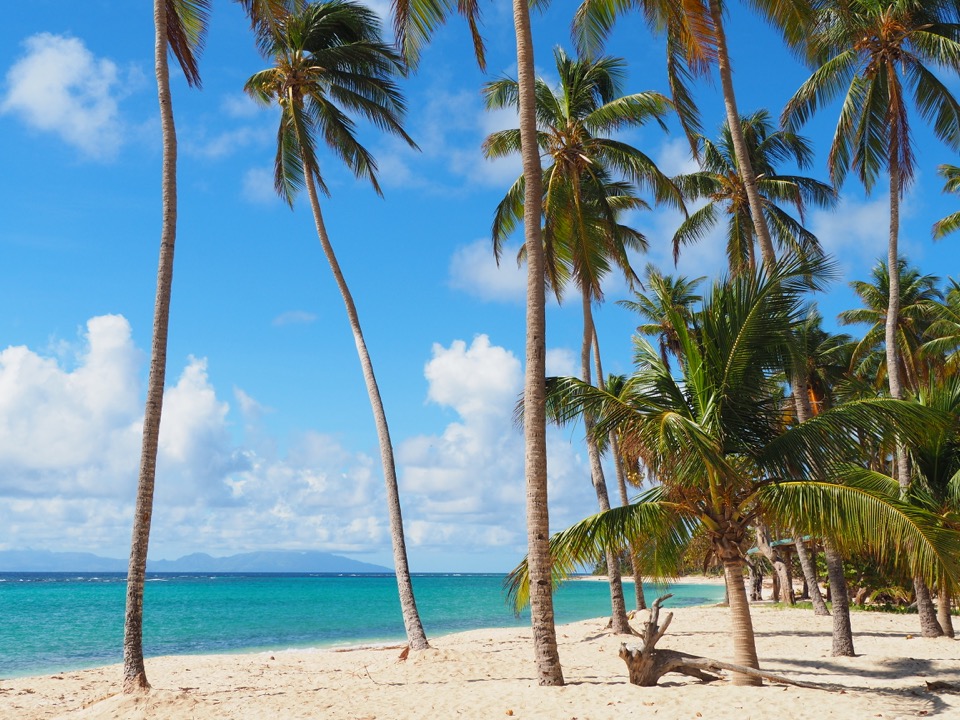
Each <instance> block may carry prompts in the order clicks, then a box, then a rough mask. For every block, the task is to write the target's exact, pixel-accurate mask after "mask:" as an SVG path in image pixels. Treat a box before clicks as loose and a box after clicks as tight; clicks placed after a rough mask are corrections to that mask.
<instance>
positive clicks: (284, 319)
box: [273, 310, 317, 327]
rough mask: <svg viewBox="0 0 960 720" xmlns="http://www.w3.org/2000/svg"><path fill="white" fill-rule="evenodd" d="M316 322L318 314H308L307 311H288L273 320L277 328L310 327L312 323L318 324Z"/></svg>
mask: <svg viewBox="0 0 960 720" xmlns="http://www.w3.org/2000/svg"><path fill="white" fill-rule="evenodd" d="M316 320H317V315H316V313H312V312H307V311H306V310H288V311H287V312H283V313H280V314H279V315H277V316H276V317H275V318H274V319H273V324H274V325H276V326H277V327H282V326H283V325H309V324H310V323H313V322H316Z"/></svg>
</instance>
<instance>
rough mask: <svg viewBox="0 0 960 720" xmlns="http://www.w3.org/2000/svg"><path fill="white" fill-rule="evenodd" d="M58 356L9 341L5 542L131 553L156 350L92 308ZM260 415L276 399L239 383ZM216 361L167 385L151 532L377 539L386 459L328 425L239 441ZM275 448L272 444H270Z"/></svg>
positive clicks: (2, 510)
mask: <svg viewBox="0 0 960 720" xmlns="http://www.w3.org/2000/svg"><path fill="white" fill-rule="evenodd" d="M54 345H55V348H56V350H57V356H56V357H47V356H44V355H41V354H40V353H38V352H36V351H34V350H31V349H29V348H26V347H8V348H6V349H4V350H2V351H0V546H5V547H14V546H34V547H48V548H50V549H54V550H64V549H83V550H91V551H97V552H103V553H106V554H113V555H117V554H118V553H120V554H122V553H123V552H124V549H125V547H126V543H127V541H128V540H129V535H130V522H131V518H132V516H133V515H132V512H133V509H132V501H133V497H134V493H135V489H136V482H137V475H138V465H139V456H140V436H141V430H142V425H143V420H142V417H143V416H142V413H143V400H142V392H143V385H142V373H143V370H144V364H145V356H144V353H143V352H142V351H140V350H139V349H138V348H137V347H136V346H135V345H134V344H133V341H132V339H131V329H130V325H129V323H128V322H127V321H126V319H124V318H123V317H120V316H116V315H108V316H102V317H95V318H92V319H91V320H90V321H89V322H88V323H87V325H86V328H85V329H84V331H83V332H82V333H81V337H80V340H79V342H77V343H72V344H67V345H66V346H65V345H64V343H62V342H58V343H54ZM234 394H235V397H237V404H238V405H239V406H240V410H241V413H242V416H243V419H244V420H245V421H246V422H247V423H248V424H249V425H250V427H255V426H256V424H257V421H258V418H259V417H260V415H261V414H262V413H263V411H264V408H263V407H262V406H261V405H260V403H258V402H257V401H256V400H255V399H254V398H252V397H250V396H249V395H248V394H247V393H245V392H243V391H242V390H239V389H237V390H235V393H234ZM230 412H231V410H230V405H229V404H228V403H227V402H225V401H224V400H223V399H221V398H219V397H218V396H217V393H216V390H215V388H214V387H213V384H212V383H211V381H210V377H209V373H208V366H207V361H206V360H205V359H202V358H192V357H191V358H188V360H187V363H186V365H185V367H184V368H183V370H182V372H181V373H180V374H179V376H178V377H175V379H174V381H173V383H172V384H170V385H168V388H167V391H166V393H165V397H164V407H163V420H162V422H161V428H160V444H159V453H158V458H157V476H156V493H155V511H154V521H153V523H154V530H153V540H152V544H153V546H154V548H155V550H156V553H159V554H160V555H159V556H163V554H164V553H166V554H167V555H177V554H182V553H185V552H192V551H196V550H198V549H205V550H208V551H213V552H216V551H217V550H221V551H222V552H224V553H227V552H235V551H238V550H244V549H253V548H275V547H301V548H320V549H326V550H347V549H352V550H370V549H371V547H376V546H377V545H378V544H380V543H382V542H383V538H384V532H385V531H384V528H385V527H386V526H385V523H384V521H383V519H382V517H381V516H382V514H383V510H382V508H383V502H382V499H381V498H380V495H379V493H380V489H379V488H380V483H379V481H378V477H379V473H378V468H377V467H376V465H375V463H374V461H373V460H372V459H371V458H370V457H368V456H366V455H364V454H358V453H354V452H351V451H349V450H347V449H346V448H344V447H343V446H342V445H341V444H340V443H339V442H338V441H337V440H336V439H334V438H332V437H330V436H328V435H323V434H321V433H317V432H304V433H302V434H301V435H300V437H298V438H295V439H294V441H293V442H292V443H290V447H289V449H288V450H287V452H286V454H285V455H284V456H278V455H277V454H276V452H275V451H274V449H273V447H274V445H271V444H269V443H265V444H262V445H261V446H258V447H257V449H256V450H254V449H251V448H250V447H248V446H245V445H244V444H242V443H241V444H237V442H236V441H235V440H234V438H233V431H234V428H233V427H232V424H231V420H230ZM264 448H266V449H264Z"/></svg>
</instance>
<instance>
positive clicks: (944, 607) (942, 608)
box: [937, 585, 956, 637]
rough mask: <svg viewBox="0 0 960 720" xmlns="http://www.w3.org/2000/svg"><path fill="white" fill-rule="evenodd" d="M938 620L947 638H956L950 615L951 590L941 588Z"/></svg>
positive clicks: (938, 602)
mask: <svg viewBox="0 0 960 720" xmlns="http://www.w3.org/2000/svg"><path fill="white" fill-rule="evenodd" d="M937 620H938V621H939V622H940V629H942V630H943V634H944V635H946V636H947V637H955V636H956V634H955V633H954V631H953V618H952V617H951V615H950V590H949V589H947V588H946V587H944V586H943V585H941V586H940V592H939V594H938V596H937Z"/></svg>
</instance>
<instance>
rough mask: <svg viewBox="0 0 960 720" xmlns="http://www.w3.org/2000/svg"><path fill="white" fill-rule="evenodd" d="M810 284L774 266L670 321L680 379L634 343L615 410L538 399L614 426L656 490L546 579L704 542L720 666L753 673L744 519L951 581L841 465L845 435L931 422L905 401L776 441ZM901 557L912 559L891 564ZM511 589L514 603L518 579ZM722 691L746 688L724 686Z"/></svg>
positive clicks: (587, 531) (830, 417) (940, 544)
mask: <svg viewBox="0 0 960 720" xmlns="http://www.w3.org/2000/svg"><path fill="white" fill-rule="evenodd" d="M810 273H811V268H810V267H809V266H806V265H803V264H796V263H794V264H792V265H779V266H778V267H777V272H776V274H775V275H773V276H772V277H768V276H765V275H763V274H759V275H754V274H748V275H742V276H740V277H738V278H735V279H733V280H730V281H726V282H718V283H717V284H716V285H715V286H714V287H713V289H712V292H711V293H710V295H709V297H708V299H707V300H705V302H704V304H703V306H702V308H701V309H700V310H699V311H698V312H696V313H694V315H693V317H692V321H691V320H688V319H687V318H684V317H681V316H680V315H679V314H678V313H671V315H670V321H671V322H672V323H673V324H674V329H675V331H676V334H677V336H678V338H679V342H680V348H681V351H680V374H679V376H674V375H673V373H672V372H671V370H670V368H669V367H668V366H667V365H666V364H665V363H664V362H663V360H662V358H661V357H660V354H659V352H658V351H657V350H656V348H654V346H653V345H651V344H650V343H648V342H646V341H644V340H642V339H637V340H636V361H637V370H636V372H635V373H634V374H633V375H632V376H631V377H630V378H629V379H628V381H627V388H626V389H625V391H624V392H622V393H621V394H620V396H613V395H611V394H610V393H607V392H604V391H603V390H599V389H597V388H594V387H592V386H591V385H589V384H587V383H584V382H582V381H580V380H577V379H575V378H554V379H552V380H551V385H550V387H551V393H550V399H551V404H552V407H553V408H554V411H555V412H557V413H560V414H563V413H567V414H569V415H571V416H577V415H580V414H582V413H583V412H585V411H587V410H589V411H592V412H593V413H594V414H595V415H596V417H597V426H596V428H597V432H598V433H604V432H607V431H608V430H609V429H610V428H611V427H615V428H617V429H618V431H619V432H620V437H621V438H622V439H623V442H624V443H625V444H628V445H629V448H630V450H631V451H633V452H636V453H637V454H638V455H639V456H640V457H642V458H643V459H644V462H645V464H647V465H648V467H650V468H651V469H652V470H653V471H654V473H655V474H656V476H657V478H658V479H659V480H660V482H661V485H660V486H659V487H656V488H654V489H652V490H651V491H648V492H647V493H645V494H644V495H642V496H641V497H640V498H639V499H638V500H637V501H636V502H635V503H634V504H633V505H630V506H628V507H625V508H616V509H614V510H611V511H609V512H606V513H601V514H599V515H596V516H594V517H592V518H588V519H586V520H584V521H582V522H580V523H578V524H577V525H575V526H573V527H572V528H570V529H568V530H565V531H563V532H562V533H559V534H558V535H557V536H555V537H554V538H553V539H552V540H551V547H552V551H553V554H554V567H555V571H556V574H557V576H563V575H564V573H569V572H571V571H574V570H575V569H576V567H577V566H578V563H581V562H583V561H585V560H590V559H592V558H595V557H597V556H598V554H599V553H600V552H601V550H602V548H604V547H607V546H609V545H614V546H615V547H623V546H624V545H625V544H626V543H628V542H638V541H642V542H644V543H645V544H646V545H647V546H648V547H650V548H652V550H651V553H650V554H651V557H652V558H655V559H656V561H657V562H658V563H659V570H660V572H666V573H668V574H669V573H671V572H675V571H676V567H677V561H678V558H679V557H681V556H682V550H683V549H684V548H685V547H686V546H687V544H688V543H689V541H690V539H691V538H692V537H693V536H694V535H695V534H697V533H706V535H707V537H708V538H709V541H710V544H711V546H712V551H713V553H714V554H715V555H716V556H717V557H718V558H719V559H720V561H721V562H722V564H723V566H724V571H725V575H726V580H727V592H728V597H729V602H730V608H731V613H732V620H733V628H734V631H733V637H732V640H733V646H734V649H733V654H734V662H736V663H738V664H740V665H745V666H748V667H753V668H757V667H758V662H757V654H756V646H755V642H754V637H753V629H752V623H751V620H750V613H749V604H748V602H747V597H746V592H745V588H744V583H743V556H742V554H741V543H742V541H743V539H744V536H745V534H746V532H747V530H748V527H749V526H750V525H751V524H752V523H753V522H754V520H755V519H756V518H764V519H766V520H767V521H769V522H776V523H783V524H789V525H791V526H792V527H795V528H796V529H797V530H799V531H801V532H812V531H814V530H815V531H817V532H818V533H819V534H822V535H824V536H827V537H830V538H831V539H832V540H833V541H834V542H836V543H837V544H838V545H840V546H841V547H843V548H844V549H847V550H850V549H853V548H857V549H861V550H862V549H865V548H867V547H870V548H872V550H873V551H874V552H875V553H878V554H879V556H880V557H881V558H882V559H883V560H884V561H885V562H891V563H901V564H903V563H912V566H911V569H912V570H913V571H914V572H921V573H925V574H926V576H927V577H928V578H931V579H933V578H938V577H943V578H946V581H947V582H948V583H950V584H951V585H952V584H955V583H956V580H957V570H958V568H957V557H956V550H957V547H958V545H957V543H958V538H957V536H956V535H955V534H951V533H949V532H946V531H944V530H943V529H942V528H940V527H938V526H937V524H936V523H935V522H934V521H933V519H932V518H930V516H929V515H928V514H926V513H924V512H922V511H920V510H918V509H916V508H914V507H911V506H910V505H907V504H905V503H904V502H902V501H901V500H900V499H899V498H898V495H897V492H896V488H897V486H896V483H895V482H893V481H891V480H890V479H889V478H883V477H880V476H878V475H876V474H873V473H868V472H866V471H863V470H862V469H860V468H857V467H856V466H855V465H852V464H850V462H849V461H850V460H851V459H852V458H855V457H856V456H857V453H858V451H859V447H858V445H857V442H856V438H855V434H854V433H853V432H851V431H852V430H853V429H857V430H859V431H860V432H862V433H868V434H870V435H874V436H881V435H885V434H887V433H893V432H897V433H902V432H909V433H910V435H911V436H914V437H915V436H917V435H918V434H920V433H922V432H924V428H925V427H926V423H930V422H934V424H936V420H935V418H936V416H935V415H932V414H931V413H928V412H924V411H923V409H922V408H919V407H918V406H916V405H915V404H913V403H905V402H901V401H895V400H890V399H877V400H863V401H857V402H850V403H845V404H844V405H842V406H838V407H835V408H833V409H831V410H827V411H825V412H823V413H821V414H820V415H819V416H817V417H815V418H811V419H809V420H808V421H806V422H804V423H797V424H795V425H793V426H792V427H789V428H787V427H785V425H784V423H783V410H782V404H781V401H780V395H781V388H780V386H779V383H778V381H777V378H778V372H779V370H780V369H781V368H782V367H783V363H784V358H785V355H786V354H787V353H788V347H789V344H790V334H791V333H792V331H793V330H794V329H795V328H796V327H797V325H799V324H800V323H801V322H802V320H803V310H804V307H803V302H802V298H803V294H804V293H805V291H806V288H807V287H809V286H808V285H807V283H808V280H809V278H810ZM815 276H816V273H815V271H814V277H815ZM810 478H819V479H810ZM908 545H910V546H912V548H913V553H912V554H911V553H905V552H903V549H904V548H905V547H906V546H908ZM944 573H946V574H944ZM513 579H514V581H515V584H514V586H513V590H514V591H515V592H517V593H518V599H520V600H521V601H522V600H523V590H524V587H525V584H524V580H525V577H524V573H523V570H522V569H521V570H520V571H519V572H516V573H515V574H514V575H513ZM736 682H739V683H750V684H753V683H754V682H756V680H755V678H751V677H750V676H744V675H738V676H736Z"/></svg>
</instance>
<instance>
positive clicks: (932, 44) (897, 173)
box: [783, 0, 960, 487]
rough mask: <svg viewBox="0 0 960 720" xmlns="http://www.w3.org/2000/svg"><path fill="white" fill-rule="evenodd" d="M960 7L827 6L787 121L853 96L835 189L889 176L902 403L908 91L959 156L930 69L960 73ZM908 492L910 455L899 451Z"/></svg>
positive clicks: (956, 110)
mask: <svg viewBox="0 0 960 720" xmlns="http://www.w3.org/2000/svg"><path fill="white" fill-rule="evenodd" d="M958 22H960V6H957V5H956V4H954V3H948V2H939V1H935V2H918V1H917V0H837V2H834V3H829V4H824V5H823V6H821V7H820V8H819V9H818V10H817V12H816V15H815V20H814V22H813V24H812V25H811V28H810V33H809V47H810V55H811V57H812V58H813V59H814V62H815V64H816V65H817V66H818V67H817V68H816V70H814V72H813V74H812V75H811V76H810V78H809V79H808V80H807V81H806V82H805V83H804V84H803V85H802V86H801V87H800V89H799V90H797V92H796V94H795V95H794V96H793V98H792V99H791V100H790V102H789V103H788V104H787V106H786V108H785V109H784V112H783V120H784V122H785V123H786V124H787V125H788V126H789V127H790V128H791V129H795V128H797V127H798V126H799V125H802V124H803V123H804V122H806V121H807V120H808V119H809V118H810V117H811V116H812V115H813V113H815V112H816V111H817V110H818V109H819V108H820V107H821V106H823V105H825V104H827V103H829V102H830V101H831V100H833V99H834V98H836V97H837V96H838V95H840V94H841V93H842V94H843V95H844V99H843V105H842V107H841V111H840V119H839V122H838V123H837V129H836V131H835V133H834V136H833V143H832V145H831V147H830V153H829V156H828V160H827V163H828V167H829V170H830V177H831V179H832V180H833V184H834V185H835V186H836V187H838V188H839V187H840V186H841V185H842V184H843V180H844V178H845V177H846V174H847V172H848V170H850V169H853V170H854V171H855V172H856V173H857V175H858V177H859V178H860V181H861V182H862V183H863V185H864V187H865V188H866V190H867V191H868V192H869V191H870V190H871V189H872V188H873V185H874V183H875V182H876V180H877V178H878V175H879V174H880V172H881V171H882V170H884V169H886V170H887V172H888V174H889V193H890V235H889V243H888V248H887V270H888V273H889V285H888V288H889V294H888V298H887V301H888V303H887V304H888V307H887V316H886V327H885V335H884V337H885V350H886V354H887V368H888V370H887V379H888V382H889V387H890V395H891V396H892V397H894V398H898V399H899V398H901V397H903V392H904V379H903V378H902V377H901V373H900V362H899V358H898V354H899V347H898V345H897V327H898V323H899V313H900V308H899V305H898V303H899V300H900V288H899V274H898V272H897V270H898V262H899V248H898V245H899V234H900V199H901V197H902V196H903V193H904V191H905V189H906V188H907V186H908V185H909V184H910V181H911V180H912V179H913V175H914V155H913V147H912V142H911V138H910V122H909V121H910V114H909V112H908V99H909V98H908V91H909V94H910V95H912V98H913V102H914V105H915V106H916V108H917V111H918V112H919V113H920V116H921V117H922V118H924V119H925V120H927V121H931V122H932V124H933V130H934V134H935V135H936V136H937V137H938V138H940V139H941V140H943V141H944V142H945V143H947V144H948V145H949V146H950V147H951V148H953V149H957V148H960V103H958V102H957V100H956V99H955V98H954V97H953V95H952V94H951V93H950V91H949V89H948V88H947V87H946V85H944V83H943V82H942V81H941V80H940V79H939V78H938V77H937V76H936V74H934V72H933V71H932V70H931V69H930V68H931V67H932V66H939V67H945V68H948V69H951V70H953V71H954V72H956V71H960V29H958ZM897 456H898V467H899V475H900V478H901V482H902V483H904V487H906V484H907V483H908V482H909V468H908V466H907V459H906V454H905V453H904V452H903V450H902V449H899V450H898V451H897Z"/></svg>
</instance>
